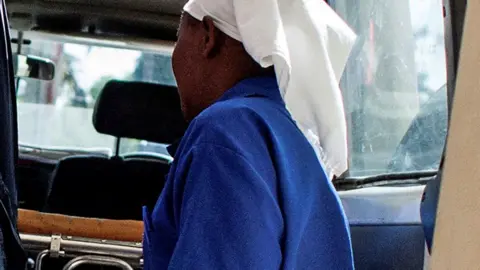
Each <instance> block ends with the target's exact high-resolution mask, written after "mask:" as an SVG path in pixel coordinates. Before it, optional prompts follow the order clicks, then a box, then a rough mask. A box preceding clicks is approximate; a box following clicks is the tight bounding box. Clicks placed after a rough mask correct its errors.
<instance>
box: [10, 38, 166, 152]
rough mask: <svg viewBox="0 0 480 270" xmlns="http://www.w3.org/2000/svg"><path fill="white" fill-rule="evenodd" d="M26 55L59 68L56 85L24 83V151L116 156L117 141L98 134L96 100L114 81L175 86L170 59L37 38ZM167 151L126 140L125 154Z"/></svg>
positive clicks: (20, 91) (21, 95)
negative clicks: (94, 121)
mask: <svg viewBox="0 0 480 270" xmlns="http://www.w3.org/2000/svg"><path fill="white" fill-rule="evenodd" d="M22 53H25V54H33V55H36V56H41V57H47V58H49V59H51V60H52V61H53V62H55V64H56V70H55V78H54V80H52V81H38V80H34V79H21V80H20V81H19V87H18V90H17V104H18V106H17V107H18V125H19V142H20V145H24V146H35V147H40V148H54V149H82V150H95V151H100V150H103V151H104V152H105V151H106V152H109V153H112V152H113V149H114V147H115V138H114V137H112V136H107V135H102V134H99V133H97V132H96V131H95V129H94V127H93V124H92V114H93V107H94V104H95V101H96V99H97V97H98V95H99V93H100V91H101V90H102V88H103V87H104V85H105V84H106V83H107V82H108V81H109V80H112V79H119V80H132V81H145V82H155V83H159V84H163V85H175V79H174V77H173V72H172V68H171V63H170V56H169V55H164V54H155V53H148V52H142V51H136V50H128V49H118V48H111V47H100V46H90V45H82V44H72V43H62V42H55V41H51V40H44V39H38V40H37V39H33V40H31V43H30V45H28V46H23V48H22ZM165 147H166V146H165V145H162V144H155V143H151V142H146V141H140V140H134V139H122V140H121V144H120V153H130V152H156V153H158V152H159V153H162V154H167V151H166V148H165Z"/></svg>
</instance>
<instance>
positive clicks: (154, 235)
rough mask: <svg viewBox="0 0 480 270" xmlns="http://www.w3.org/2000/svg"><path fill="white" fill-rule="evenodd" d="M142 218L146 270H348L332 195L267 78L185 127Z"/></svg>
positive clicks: (343, 231)
mask: <svg viewBox="0 0 480 270" xmlns="http://www.w3.org/2000/svg"><path fill="white" fill-rule="evenodd" d="M144 223H145V233H144V243H143V246H144V247H143V248H144V263H145V269H146V270H149V269H167V268H168V269H208V270H213V269H242V270H243V269H261V270H265V269H335V270H339V269H340V270H341V269H353V258H352V248H351V242H350V235H349V230H348V224H347V222H346V218H345V215H344V213H343V210H342V207H341V204H340V200H339V198H338V196H337V195H336V193H335V190H334V188H333V186H332V184H331V183H330V181H329V179H327V176H326V175H325V172H324V170H323V168H322V166H321V165H320V163H319V162H318V160H317V157H316V155H315V152H314V151H313V149H312V147H311V146H310V144H309V143H308V142H307V140H306V139H305V137H304V136H303V134H302V133H301V132H300V130H299V129H298V128H297V126H296V125H295V123H294V122H293V120H292V118H291V116H290V114H289V113H288V111H287V110H286V108H285V104H284V103H283V101H282V98H281V96H280V92H279V90H278V85H277V83H276V79H275V78H271V77H262V78H252V79H247V80H244V81H242V82H240V83H239V84H237V85H236V86H234V87H233V88H232V89H230V90H228V91H227V92H226V93H225V94H224V95H223V96H222V97H221V98H220V99H219V100H218V101H217V102H216V103H215V104H213V105H212V106H210V107H209V108H208V109H206V110H204V111H203V112H202V113H201V114H200V115H199V116H197V117H196V118H195V119H194V120H193V121H192V122H191V123H190V125H189V127H188V130H187V131H186V133H185V135H184V137H183V139H182V141H181V142H180V145H179V146H178V149H177V150H176V154H175V161H174V162H173V164H172V167H171V169H170V172H169V174H168V176H167V182H166V185H165V188H164V190H163V192H162V194H161V195H160V198H159V199H158V201H157V203H156V205H155V207H154V208H153V209H147V207H145V208H144Z"/></svg>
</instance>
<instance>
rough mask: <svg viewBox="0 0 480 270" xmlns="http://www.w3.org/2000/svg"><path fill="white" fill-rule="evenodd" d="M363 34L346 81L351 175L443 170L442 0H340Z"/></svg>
mask: <svg viewBox="0 0 480 270" xmlns="http://www.w3.org/2000/svg"><path fill="white" fill-rule="evenodd" d="M331 2H333V3H332V7H333V8H334V9H335V10H336V11H337V13H339V15H340V16H341V17H343V18H344V19H345V21H346V22H347V23H348V24H349V25H350V26H351V27H352V28H353V29H354V31H355V32H356V33H357V35H358V40H357V44H356V48H355V49H354V51H353V52H352V54H351V56H350V59H349V62H348V64H347V67H346V69H345V72H344V74H343V77H342V81H341V88H342V91H343V92H344V99H345V107H346V109H347V120H348V125H349V128H348V129H349V145H350V171H349V173H350V176H367V175H375V174H380V173H390V172H406V171H424V170H436V169H438V166H439V163H440V158H441V155H442V152H443V147H444V142H445V137H446V131H447V93H446V87H445V84H446V60H445V45H444V31H443V27H444V25H443V15H442V14H443V10H442V1H441V0H410V1H387V0H382V1H378V0H362V1H356V0H335V1H331Z"/></svg>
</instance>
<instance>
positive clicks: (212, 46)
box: [202, 16, 220, 58]
mask: <svg viewBox="0 0 480 270" xmlns="http://www.w3.org/2000/svg"><path fill="white" fill-rule="evenodd" d="M202 24H203V31H204V33H203V34H204V35H203V52H202V54H203V56H204V57H206V58H210V57H213V56H214V54H215V52H216V51H217V47H218V46H219V44H220V42H219V35H218V30H217V28H216V27H215V24H214V23H213V19H212V18H211V17H209V16H205V17H204V18H203V21H202Z"/></svg>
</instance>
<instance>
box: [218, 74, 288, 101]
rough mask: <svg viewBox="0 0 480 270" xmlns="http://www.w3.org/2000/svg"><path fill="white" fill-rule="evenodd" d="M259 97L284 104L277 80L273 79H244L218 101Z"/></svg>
mask: <svg viewBox="0 0 480 270" xmlns="http://www.w3.org/2000/svg"><path fill="white" fill-rule="evenodd" d="M254 96H261V97H265V98H267V99H270V100H273V101H275V102H279V103H282V104H284V102H283V99H282V96H281V95H280V90H279V88H278V84H277V79H276V78H275V77H273V76H272V77H255V78H249V79H245V80H243V81H241V82H239V83H237V84H236V85H235V86H234V87H232V88H230V89H229V90H227V91H226V92H225V93H224V94H223V95H222V96H221V97H220V99H218V100H217V102H219V101H225V100H229V99H235V98H242V97H254Z"/></svg>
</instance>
